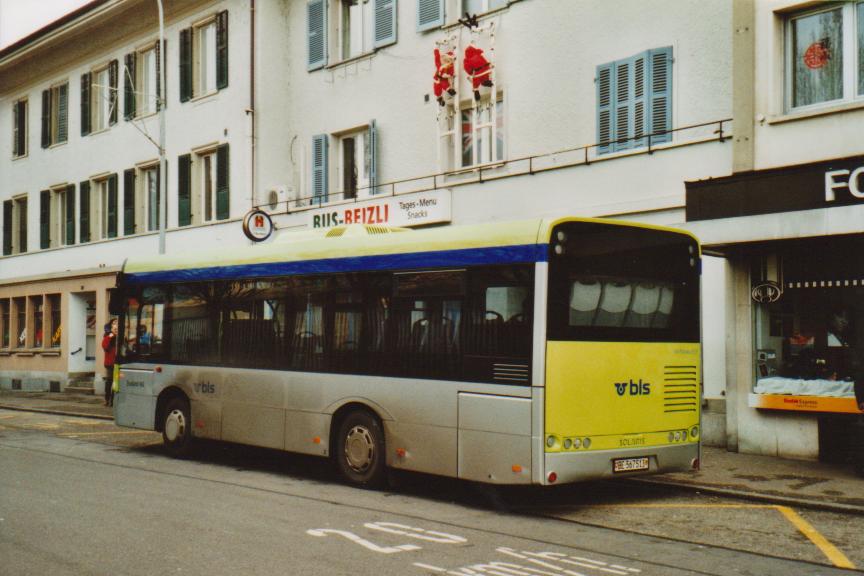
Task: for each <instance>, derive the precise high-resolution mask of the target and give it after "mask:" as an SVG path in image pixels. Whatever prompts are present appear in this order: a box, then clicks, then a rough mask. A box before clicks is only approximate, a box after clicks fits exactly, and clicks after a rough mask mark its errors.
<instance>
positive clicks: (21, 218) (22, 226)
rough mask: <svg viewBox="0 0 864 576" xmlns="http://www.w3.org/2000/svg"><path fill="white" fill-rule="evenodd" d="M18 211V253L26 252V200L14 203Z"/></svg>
mask: <svg viewBox="0 0 864 576" xmlns="http://www.w3.org/2000/svg"><path fill="white" fill-rule="evenodd" d="M16 204H17V207H18V209H19V210H20V211H21V213H20V214H18V247H19V250H18V252H20V253H22V254H23V253H24V252H27V236H28V234H27V199H26V198H24V199H23V200H18V201H16Z"/></svg>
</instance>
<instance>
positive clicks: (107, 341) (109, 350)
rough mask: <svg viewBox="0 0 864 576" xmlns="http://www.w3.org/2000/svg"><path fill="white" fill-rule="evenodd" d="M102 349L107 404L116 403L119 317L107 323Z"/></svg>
mask: <svg viewBox="0 0 864 576" xmlns="http://www.w3.org/2000/svg"><path fill="white" fill-rule="evenodd" d="M102 350H104V351H105V361H104V362H103V364H104V365H105V406H113V405H114V362H115V361H116V359H117V319H116V318H114V319H113V320H111V322H109V323H108V324H105V336H103V337H102Z"/></svg>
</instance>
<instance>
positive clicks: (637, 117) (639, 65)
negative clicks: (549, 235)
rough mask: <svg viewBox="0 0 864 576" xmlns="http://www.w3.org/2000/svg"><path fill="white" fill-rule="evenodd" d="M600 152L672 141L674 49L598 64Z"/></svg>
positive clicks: (598, 131) (643, 53)
mask: <svg viewBox="0 0 864 576" xmlns="http://www.w3.org/2000/svg"><path fill="white" fill-rule="evenodd" d="M595 83H596V85H597V142H598V143H599V145H598V149H597V151H598V154H606V153H609V152H620V151H623V150H629V149H633V148H642V147H644V146H653V145H655V144H661V143H663V142H671V141H672V133H671V132H669V130H671V129H672V48H671V47H667V48H659V49H656V50H648V51H646V52H642V53H640V54H637V55H635V56H632V57H630V58H625V59H623V60H618V61H617V62H611V63H609V64H604V65H602V66H598V67H597V77H596V78H595Z"/></svg>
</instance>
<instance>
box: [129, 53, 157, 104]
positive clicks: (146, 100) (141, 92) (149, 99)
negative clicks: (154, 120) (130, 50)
mask: <svg viewBox="0 0 864 576" xmlns="http://www.w3.org/2000/svg"><path fill="white" fill-rule="evenodd" d="M148 59H149V61H150V65H149V66H148ZM135 60H136V62H135V87H136V90H135V117H136V118H141V117H144V116H149V115H151V114H155V113H156V112H157V107H158V106H157V104H158V101H159V95H158V94H157V93H156V86H157V82H156V74H157V73H158V68H159V67H158V66H157V63H156V46H155V45H154V44H153V43H152V42H151V43H149V44H148V45H147V47H145V48H141V49H139V50H137V51H136V52H135Z"/></svg>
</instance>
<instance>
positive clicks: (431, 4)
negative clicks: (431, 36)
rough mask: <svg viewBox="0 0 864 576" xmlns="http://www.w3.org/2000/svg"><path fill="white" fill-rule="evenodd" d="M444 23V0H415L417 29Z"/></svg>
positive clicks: (420, 29) (421, 29)
mask: <svg viewBox="0 0 864 576" xmlns="http://www.w3.org/2000/svg"><path fill="white" fill-rule="evenodd" d="M443 25H444V0H417V31H418V32H423V31H424V30H430V29H432V28H438V27H439V26H443Z"/></svg>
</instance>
